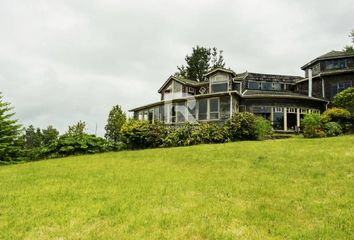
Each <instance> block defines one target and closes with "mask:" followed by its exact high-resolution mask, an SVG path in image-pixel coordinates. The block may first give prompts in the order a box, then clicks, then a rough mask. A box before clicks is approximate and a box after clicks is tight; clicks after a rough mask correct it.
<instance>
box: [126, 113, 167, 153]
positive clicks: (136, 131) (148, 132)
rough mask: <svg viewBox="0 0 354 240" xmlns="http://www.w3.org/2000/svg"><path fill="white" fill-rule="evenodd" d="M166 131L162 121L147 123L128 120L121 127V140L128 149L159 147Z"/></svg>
mask: <svg viewBox="0 0 354 240" xmlns="http://www.w3.org/2000/svg"><path fill="white" fill-rule="evenodd" d="M168 131H169V130H168V128H167V127H166V126H165V125H164V124H163V123H154V124H149V122H147V121H141V120H129V121H127V122H126V123H124V124H123V126H122V129H121V134H122V142H123V143H124V144H126V146H127V148H129V149H144V148H153V147H160V146H161V145H162V144H163V139H164V138H165V137H166V135H167V133H168Z"/></svg>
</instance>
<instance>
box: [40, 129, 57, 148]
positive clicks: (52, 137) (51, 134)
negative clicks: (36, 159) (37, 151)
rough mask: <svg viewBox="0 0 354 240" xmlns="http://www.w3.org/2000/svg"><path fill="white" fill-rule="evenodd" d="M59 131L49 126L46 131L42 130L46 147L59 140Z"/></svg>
mask: <svg viewBox="0 0 354 240" xmlns="http://www.w3.org/2000/svg"><path fill="white" fill-rule="evenodd" d="M58 137H59V131H58V130H57V129H55V128H54V127H53V126H51V125H49V126H48V127H47V128H46V129H42V140H43V144H44V145H48V144H50V143H52V142H55V141H56V140H58Z"/></svg>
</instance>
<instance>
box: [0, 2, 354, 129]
mask: <svg viewBox="0 0 354 240" xmlns="http://www.w3.org/2000/svg"><path fill="white" fill-rule="evenodd" d="M351 9H352V8H351V1H349V0H348V1H346V0H338V1H336V3H335V4H334V3H333V1H328V0H326V1H321V4H318V3H317V2H315V1H304V0H300V1H290V0H288V1H280V0H271V1H261V0H252V1H231V0H221V1H211V0H209V1H186V0H183V1H162V0H156V1H113V0H112V1H108V0H90V1H89V0H88V1H78V0H67V1H48V0H46V1H44V0H41V1H40V0H36V1H34V0H32V1H0V34H1V35H0V89H1V91H2V92H3V94H4V96H5V99H7V100H8V101H10V102H11V103H12V104H13V106H14V107H15V110H16V117H17V118H19V120H20V122H21V123H23V124H24V125H29V124H33V125H35V126H39V127H42V128H44V127H46V126H48V125H49V124H52V125H54V126H55V127H57V128H58V129H59V130H60V131H61V132H63V131H65V129H66V128H67V126H68V125H69V124H73V123H75V122H77V121H78V120H84V121H86V122H87V123H88V126H89V129H88V130H89V131H90V132H94V131H95V126H96V124H97V125H98V133H99V134H100V135H103V134H104V124H105V121H106V118H107V115H108V112H109V110H110V109H111V107H112V106H113V105H115V104H120V105H122V106H123V109H125V110H128V109H129V108H132V107H136V106H139V105H143V104H146V103H149V102H154V101H158V100H159V96H158V94H157V89H158V88H159V87H160V85H161V84H162V83H163V82H164V81H165V80H166V79H167V78H168V76H169V75H171V74H173V73H174V72H175V71H176V66H177V65H181V64H183V63H184V57H185V55H186V54H187V53H189V52H190V50H191V48H192V47H193V46H195V45H197V44H199V45H202V46H207V47H213V46H216V47H218V48H219V49H223V50H224V57H225V60H226V63H227V66H230V67H231V68H232V69H234V70H235V71H236V72H242V71H245V70H249V71H256V72H265V73H280V74H295V75H301V74H302V72H301V70H300V68H299V67H300V66H301V65H302V64H304V63H306V62H307V61H309V60H311V59H313V58H315V57H317V56H318V55H321V54H323V53H325V52H328V51H330V50H332V49H341V48H342V47H343V46H344V45H345V44H348V43H349V39H348V38H347V35H348V33H349V32H350V30H351V28H353V26H352V25H351V23H353V22H354V15H353V14H352V11H351Z"/></svg>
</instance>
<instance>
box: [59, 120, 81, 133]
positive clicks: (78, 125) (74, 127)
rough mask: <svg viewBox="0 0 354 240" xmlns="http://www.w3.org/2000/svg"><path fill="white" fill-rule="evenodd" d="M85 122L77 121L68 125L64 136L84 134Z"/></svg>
mask: <svg viewBox="0 0 354 240" xmlns="http://www.w3.org/2000/svg"><path fill="white" fill-rule="evenodd" d="M85 129H86V123H85V122H83V121H81V120H80V121H79V122H77V123H76V124H74V125H72V126H69V128H68V131H67V132H66V133H65V134H64V135H66V136H80V135H84V134H85Z"/></svg>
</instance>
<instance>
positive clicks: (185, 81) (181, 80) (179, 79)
mask: <svg viewBox="0 0 354 240" xmlns="http://www.w3.org/2000/svg"><path fill="white" fill-rule="evenodd" d="M172 80H174V81H177V82H179V83H181V84H183V85H187V86H193V87H196V86H200V85H204V84H206V83H207V82H197V81H194V80H190V79H186V78H183V77H177V76H170V77H169V78H168V79H167V80H166V81H165V82H164V84H162V86H161V87H160V89H159V90H158V92H159V93H161V92H162V90H163V89H164V88H165V87H166V86H167V85H168V84H169V83H170V82H171V81H172Z"/></svg>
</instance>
